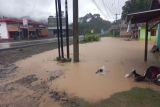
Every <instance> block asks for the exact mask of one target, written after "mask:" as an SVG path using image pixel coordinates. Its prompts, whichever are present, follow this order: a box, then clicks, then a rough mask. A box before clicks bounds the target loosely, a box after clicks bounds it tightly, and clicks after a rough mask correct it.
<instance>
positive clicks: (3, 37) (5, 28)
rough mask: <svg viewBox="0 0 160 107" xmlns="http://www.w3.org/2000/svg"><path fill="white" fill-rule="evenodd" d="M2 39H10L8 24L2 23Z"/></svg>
mask: <svg viewBox="0 0 160 107" xmlns="http://www.w3.org/2000/svg"><path fill="white" fill-rule="evenodd" d="M0 39H9V36H8V31H7V24H6V23H5V22H0Z"/></svg>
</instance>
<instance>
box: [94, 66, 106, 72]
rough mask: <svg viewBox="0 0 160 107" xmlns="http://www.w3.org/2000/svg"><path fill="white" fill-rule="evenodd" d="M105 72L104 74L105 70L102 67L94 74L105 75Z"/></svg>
mask: <svg viewBox="0 0 160 107" xmlns="http://www.w3.org/2000/svg"><path fill="white" fill-rule="evenodd" d="M105 72H106V69H105V66H104V65H103V66H102V67H100V68H99V69H98V70H97V71H96V74H105Z"/></svg>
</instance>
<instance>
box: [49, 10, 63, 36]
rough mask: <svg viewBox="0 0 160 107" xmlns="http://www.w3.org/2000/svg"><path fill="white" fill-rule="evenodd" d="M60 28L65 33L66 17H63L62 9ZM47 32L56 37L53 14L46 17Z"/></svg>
mask: <svg viewBox="0 0 160 107" xmlns="http://www.w3.org/2000/svg"><path fill="white" fill-rule="evenodd" d="M62 30H63V33H65V30H66V18H65V17H64V12H63V11H62ZM48 33H49V35H50V36H51V37H56V35H57V19H56V17H54V16H49V17H48Z"/></svg>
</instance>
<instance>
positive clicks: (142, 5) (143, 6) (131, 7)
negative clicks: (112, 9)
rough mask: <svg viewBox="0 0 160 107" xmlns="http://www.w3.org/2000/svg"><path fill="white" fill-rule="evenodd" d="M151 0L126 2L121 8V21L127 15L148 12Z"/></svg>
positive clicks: (129, 0)
mask: <svg viewBox="0 0 160 107" xmlns="http://www.w3.org/2000/svg"><path fill="white" fill-rule="evenodd" d="M151 1H152V0H128V1H126V3H125V5H124V6H123V7H122V10H123V11H122V19H125V17H126V15H127V14H129V13H134V12H140V11H145V10H149V8H150V4H151Z"/></svg>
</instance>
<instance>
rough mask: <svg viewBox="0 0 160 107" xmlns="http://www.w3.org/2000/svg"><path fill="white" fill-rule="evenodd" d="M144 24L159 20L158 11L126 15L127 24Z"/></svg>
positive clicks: (159, 10)
mask: <svg viewBox="0 0 160 107" xmlns="http://www.w3.org/2000/svg"><path fill="white" fill-rule="evenodd" d="M130 20H131V23H144V22H147V21H152V20H160V9H155V10H149V11H143V12H137V13H132V14H128V15H127V22H129V21H130Z"/></svg>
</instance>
